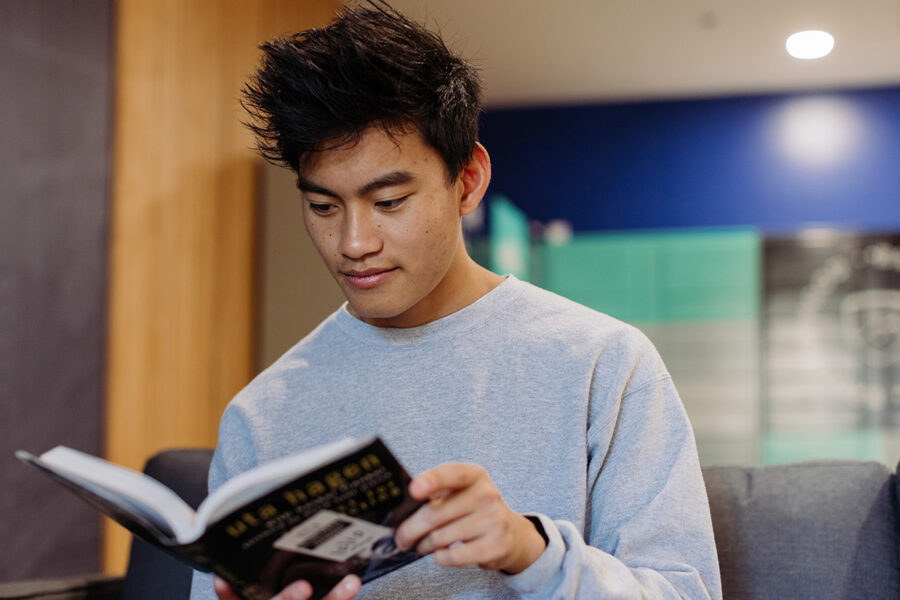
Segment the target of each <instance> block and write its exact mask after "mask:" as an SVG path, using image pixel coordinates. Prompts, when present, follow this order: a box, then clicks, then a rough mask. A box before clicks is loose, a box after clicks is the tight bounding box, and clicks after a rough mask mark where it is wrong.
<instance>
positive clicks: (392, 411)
mask: <svg viewBox="0 0 900 600" xmlns="http://www.w3.org/2000/svg"><path fill="white" fill-rule="evenodd" d="M264 50H265V58H264V61H263V65H262V67H261V69H260V71H259V72H258V73H257V75H256V77H255V79H254V80H253V81H252V83H251V84H250V85H249V86H248V89H247V96H246V99H247V106H248V108H249V109H250V111H251V114H253V116H254V122H253V125H252V127H253V128H254V130H255V131H256V133H257V134H258V136H259V139H260V147H261V150H262V152H263V154H264V155H265V156H267V157H268V158H269V159H271V160H276V161H279V162H281V163H283V164H286V165H287V166H289V167H290V168H292V169H294V170H295V171H296V173H297V177H298V178H297V181H298V187H299V189H300V195H301V201H302V202H303V213H304V220H305V225H306V229H307V232H308V233H309V235H310V237H311V239H312V241H313V243H314V245H315V246H316V248H317V249H318V251H319V253H320V254H321V256H322V259H323V261H324V262H325V264H326V266H327V267H328V269H329V271H330V272H331V274H332V275H333V276H334V278H335V280H336V281H337V283H338V285H339V286H340V287H341V289H342V291H343V292H344V294H345V296H346V299H347V302H346V304H345V305H344V306H343V307H342V308H340V309H339V310H338V311H337V312H335V313H334V314H332V315H331V316H330V317H328V318H327V319H326V320H325V321H324V322H323V323H322V324H321V325H319V327H318V328H316V330H315V331H313V332H312V333H311V334H310V335H308V336H307V337H306V338H305V339H303V340H302V341H300V342H299V343H298V344H297V345H296V346H295V347H294V348H292V349H291V350H290V351H288V352H287V353H286V354H285V355H284V356H283V357H282V358H280V359H279V360H278V361H276V362H275V363H274V364H273V365H272V366H271V367H270V368H269V369H267V370H266V371H265V372H264V373H262V374H261V375H260V376H259V377H257V378H256V379H255V380H254V381H253V382H252V383H251V384H250V385H249V386H248V387H247V388H246V389H244V390H243V391H242V392H241V393H240V394H239V395H238V396H237V397H236V398H235V399H234V400H233V401H232V403H231V405H230V406H229V407H228V410H227V411H226V412H225V415H224V416H223V418H222V423H221V427H220V432H219V446H218V448H217V450H216V454H215V458H214V460H213V464H212V467H211V472H210V487H211V488H216V487H218V486H219V485H221V484H222V483H223V482H224V481H226V480H227V479H229V478H230V477H233V476H234V475H235V474H237V473H239V472H241V471H244V470H246V469H248V468H251V467H253V466H255V465H257V464H259V463H262V462H265V461H269V460H272V459H274V458H276V457H279V456H283V455H286V454H289V453H292V452H296V451H299V450H301V449H304V448H307V447H310V446H313V445H316V444H320V443H325V442H329V441H332V440H334V439H336V438H339V437H343V436H356V435H365V434H368V433H372V432H376V433H378V434H380V435H381V436H383V438H384V439H385V441H386V442H387V443H388V445H389V446H390V447H391V449H392V450H393V451H394V452H395V454H397V455H398V458H399V459H400V461H401V462H402V463H404V465H406V467H407V468H408V469H409V470H410V471H411V472H412V473H413V474H415V473H418V475H417V476H416V477H414V479H413V481H412V483H411V484H410V493H411V494H412V495H413V496H415V497H417V498H420V499H425V500H428V502H427V504H425V505H424V506H423V507H422V508H421V509H420V510H419V511H418V512H416V513H415V514H414V515H413V516H411V517H410V518H408V519H407V520H406V521H405V522H403V523H402V524H401V526H400V528H399V529H398V531H397V543H398V545H399V546H400V547H402V548H412V547H415V548H416V550H417V551H418V552H419V553H421V554H423V555H427V556H425V558H423V559H421V560H419V561H416V562H414V563H412V564H410V565H407V566H405V567H403V568H401V569H399V570H397V571H394V572H392V573H390V574H388V575H386V576H384V577H382V578H380V579H377V580H375V581H373V582H371V583H369V584H367V585H366V586H365V588H363V589H360V583H359V580H358V578H356V577H349V578H347V579H345V580H344V581H343V582H341V583H340V584H338V586H336V587H335V589H334V590H332V591H331V592H330V593H329V595H328V598H330V599H333V600H340V599H345V598H351V597H354V596H356V595H358V597H360V598H362V597H365V598H517V597H524V598H607V597H609V598H620V597H621V598H624V597H629V598H632V597H634V598H637V597H652V598H669V597H671V598H676V597H677V598H684V597H690V598H719V597H720V596H721V591H720V584H719V575H718V566H717V560H716V553H715V548H714V544H713V534H712V527H711V523H710V518H709V507H708V504H707V500H706V495H705V491H704V486H703V481H702V478H701V475H700V468H699V465H698V461H697V454H696V449H695V446H694V441H693V436H692V432H691V429H690V425H689V423H688V421H687V418H686V416H685V414H684V410H683V408H682V405H681V403H680V400H679V398H678V396H677V393H676V392H675V389H674V387H673V386H672V381H671V379H670V377H669V375H668V373H667V372H666V370H665V367H664V365H663V364H662V362H661V360H660V359H659V357H658V355H657V353H656V351H655V350H654V349H653V347H652V345H651V344H650V343H649V342H648V341H647V339H646V338H645V337H643V336H642V335H641V334H640V333H639V332H637V331H636V330H635V329H633V328H631V327H629V326H627V325H625V324H623V323H621V322H618V321H616V320H614V319H612V318H610V317H608V316H606V315H603V314H600V313H597V312H594V311H592V310H590V309H587V308H585V307H583V306H580V305H577V304H575V303H573V302H570V301H568V300H565V299H563V298H561V297H558V296H555V295H553V294H551V293H549V292H546V291H543V290H540V289H539V288H536V287H534V286H531V285H529V284H527V283H524V282H521V281H518V280H516V279H515V278H513V277H511V276H510V277H505V278H504V277H500V276H498V275H495V274H493V273H491V272H490V271H487V270H486V269H483V268H482V267H480V266H478V265H477V264H476V263H475V262H474V261H473V260H472V259H471V258H470V257H469V256H468V254H467V253H466V249H465V246H464V243H463V238H462V230H461V219H462V217H463V216H464V215H466V214H468V213H470V212H472V211H473V210H474V209H475V208H476V207H477V206H478V204H479V202H480V201H481V200H482V198H483V197H484V194H485V191H486V190H487V187H488V183H489V181H490V175H491V166H490V161H489V158H488V154H487V151H486V150H485V148H484V147H483V146H481V145H480V144H479V143H478V142H477V127H478V114H479V111H480V103H479V84H478V80H477V76H476V74H475V72H474V70H473V69H472V68H471V67H470V66H469V65H468V64H466V63H465V62H463V61H462V60H460V59H458V58H456V57H455V56H453V55H452V54H451V53H450V52H449V51H448V50H447V49H446V47H445V46H444V44H443V43H442V41H441V40H440V38H439V37H437V36H436V35H434V34H432V33H429V32H428V31H426V30H425V29H424V28H422V27H420V26H419V25H417V24H414V23H412V22H410V21H408V20H407V19H405V18H404V17H402V16H401V15H399V14H397V13H396V12H394V11H393V10H391V9H389V8H387V7H385V6H382V5H372V6H370V7H369V8H366V9H354V10H348V11H346V12H344V13H343V14H342V16H341V17H340V18H339V19H338V20H337V21H336V22H335V23H333V24H332V25H331V26H329V27H328V28H326V29H322V30H310V31H306V32H303V33H301V34H298V35H296V36H294V37H292V38H289V39H278V40H275V41H273V42H271V43H269V44H266V45H265V46H264ZM548 151H549V149H548ZM214 589H215V594H216V595H218V596H219V597H220V598H236V596H235V595H234V593H233V592H232V591H231V590H229V589H228V588H227V586H225V585H224V584H223V583H222V582H220V581H216V582H215V587H214V583H213V581H212V580H211V578H209V577H208V576H206V575H203V574H200V573H197V574H195V577H194V586H193V592H192V598H194V599H195V600H200V599H206V598H213V597H215V595H214ZM311 591H312V590H311V589H310V587H309V584H307V583H306V582H302V581H301V582H296V583H294V584H291V585H289V586H288V587H287V588H286V589H285V590H284V591H283V592H282V593H281V594H279V596H278V598H279V599H288V598H307V597H308V596H309V595H310V594H311Z"/></svg>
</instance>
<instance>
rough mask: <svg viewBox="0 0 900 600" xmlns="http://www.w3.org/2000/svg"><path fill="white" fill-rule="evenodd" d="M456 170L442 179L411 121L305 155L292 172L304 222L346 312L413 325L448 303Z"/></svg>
mask: <svg viewBox="0 0 900 600" xmlns="http://www.w3.org/2000/svg"><path fill="white" fill-rule="evenodd" d="M464 179H465V175H463V176H462V177H460V178H458V179H457V181H456V182H454V183H453V184H450V185H448V183H447V172H446V168H445V166H444V162H443V161H442V159H441V157H440V155H439V154H438V153H437V152H436V151H435V150H434V149H433V148H431V147H430V146H428V145H427V144H425V142H424V140H423V139H422V136H421V135H420V134H419V133H418V132H417V131H416V132H413V133H407V134H403V133H398V134H395V135H394V136H392V137H391V136H388V135H387V134H386V133H384V132H383V131H382V130H380V129H378V128H370V129H367V130H366V131H365V132H364V133H363V135H362V137H361V138H360V139H359V142H358V143H356V144H348V145H346V146H342V147H339V148H337V149H335V150H327V151H324V152H319V153H315V154H313V155H312V156H311V157H310V159H309V161H307V163H306V164H305V165H304V166H303V168H302V170H301V176H300V180H299V187H300V189H301V192H302V200H303V214H304V221H305V223H306V230H307V231H308V232H309V235H310V238H311V239H312V242H313V244H314V245H315V246H316V249H317V250H318V251H319V254H321V256H322V259H323V260H324V261H325V265H326V266H327V267H328V270H329V271H330V272H331V274H332V276H333V277H334V278H335V280H337V283H338V285H339V286H340V287H341V290H342V291H343V292H344V295H345V296H346V298H347V302H348V304H349V309H350V312H351V313H352V314H353V315H354V316H356V317H358V318H360V319H362V320H363V321H365V322H367V323H370V324H372V325H377V326H382V327H412V326H416V325H421V324H423V323H427V322H429V321H432V320H434V319H436V318H439V317H441V316H444V315H445V314H448V311H449V312H452V310H455V308H454V307H453V306H452V305H453V302H454V300H453V298H454V295H455V294H457V293H458V289H457V288H458V286H457V284H458V283H459V279H460V277H459V275H460V274H461V273H462V272H463V271H464V270H465V261H466V260H468V257H467V255H466V254H465V249H464V246H463V243H462V237H461V229H460V218H461V215H462V214H463V213H464V212H466V209H465V208H464V207H463V206H462V205H461V198H462V196H463V194H464V193H465V184H464V183H463V180H464ZM448 307H449V308H448Z"/></svg>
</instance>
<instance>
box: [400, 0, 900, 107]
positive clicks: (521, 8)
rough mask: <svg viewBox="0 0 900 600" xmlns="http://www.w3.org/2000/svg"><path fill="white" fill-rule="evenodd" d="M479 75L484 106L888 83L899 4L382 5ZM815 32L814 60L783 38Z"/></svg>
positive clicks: (899, 50) (895, 61) (536, 0)
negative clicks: (428, 31) (792, 52)
mask: <svg viewBox="0 0 900 600" xmlns="http://www.w3.org/2000/svg"><path fill="white" fill-rule="evenodd" d="M391 4H392V5H393V6H394V7H395V8H397V9H399V10H401V11H402V12H404V13H405V14H407V15H409V16H411V17H413V18H414V19H416V20H418V21H420V22H424V23H426V24H427V25H429V27H432V28H437V29H439V30H440V31H441V33H442V35H443V37H444V39H445V40H446V41H447V42H448V44H449V45H450V46H451V47H453V48H455V49H456V50H457V51H459V52H460V53H461V54H462V55H463V56H465V57H466V58H468V59H469V60H470V61H471V62H473V63H474V64H476V65H477V66H478V67H480V68H481V70H482V76H483V78H484V83H485V97H486V100H487V103H488V105H490V106H517V105H535V104H559V103H584V102H604V101H624V100H638V99H661V98H685V97H687V98H691V97H704V96H721V95H735V94H748V93H761V92H783V91H796V90H809V89H821V88H827V89H833V88H847V87H877V86H885V85H900V0H391ZM803 29H824V30H826V31H829V32H831V33H832V34H833V35H834V37H835V47H834V51H833V52H832V53H831V54H830V55H829V56H828V57H826V58H823V59H819V60H815V61H801V60H798V59H794V58H791V57H790V56H788V54H787V53H786V52H785V50H784V41H785V40H786V39H787V37H788V35H790V34H791V33H793V32H795V31H799V30H803Z"/></svg>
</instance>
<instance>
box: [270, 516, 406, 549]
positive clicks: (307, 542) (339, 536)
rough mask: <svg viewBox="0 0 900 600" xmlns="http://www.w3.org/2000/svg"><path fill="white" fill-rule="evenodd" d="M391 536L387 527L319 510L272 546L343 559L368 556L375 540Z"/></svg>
mask: <svg viewBox="0 0 900 600" xmlns="http://www.w3.org/2000/svg"><path fill="white" fill-rule="evenodd" d="M392 536H393V532H392V531H391V529H390V528H389V527H383V526H381V525H376V524H375V523H370V522H369V521H364V520H362V519H357V518H354V517H349V516H347V515H343V514H341V513H337V512H334V511H331V510H322V511H319V512H317V513H316V514H315V515H313V516H312V517H310V518H309V519H307V520H305V521H303V522H302V523H300V524H299V525H297V526H296V527H294V528H293V529H291V530H290V531H288V532H287V533H286V534H284V535H283V536H281V537H280V538H278V540H277V541H276V542H275V543H274V544H273V545H274V546H275V547H276V548H278V549H279V550H286V551H288V552H298V553H300V554H308V555H309V556H315V557H317V558H324V559H327V560H333V561H338V562H343V561H345V560H348V559H350V558H353V557H358V558H360V559H365V558H369V557H371V556H372V555H373V554H375V553H376V551H377V545H378V543H379V542H380V541H381V540H383V539H384V538H392Z"/></svg>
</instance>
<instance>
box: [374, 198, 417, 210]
mask: <svg viewBox="0 0 900 600" xmlns="http://www.w3.org/2000/svg"><path fill="white" fill-rule="evenodd" d="M408 197H409V196H404V197H403V198H395V199H393V200H379V201H378V202H376V203H375V206H377V207H378V208H386V209H388V210H390V209H392V208H398V207H399V206H400V205H401V204H403V203H404V202H405V201H406V199H407V198H408Z"/></svg>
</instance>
